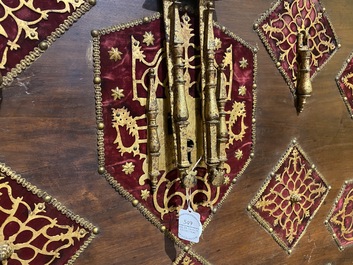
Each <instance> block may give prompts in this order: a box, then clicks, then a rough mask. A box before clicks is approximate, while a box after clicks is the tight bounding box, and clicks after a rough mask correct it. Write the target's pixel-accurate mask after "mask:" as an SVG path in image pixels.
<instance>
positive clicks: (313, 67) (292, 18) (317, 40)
mask: <svg viewBox="0 0 353 265" xmlns="http://www.w3.org/2000/svg"><path fill="white" fill-rule="evenodd" d="M255 29H256V31H257V32H258V34H259V36H260V38H261V40H262V42H263V43H264V45H265V47H266V49H267V50H268V52H269V54H270V55H271V58H272V60H273V61H274V62H275V64H276V66H277V67H278V69H279V71H280V72H281V74H282V75H283V77H284V79H285V80H286V82H287V84H288V85H289V87H290V89H291V90H292V92H294V91H295V88H296V86H297V77H298V61H297V58H298V56H297V50H298V47H297V45H298V42H297V38H298V33H299V32H302V31H305V32H306V34H307V39H308V46H309V48H310V50H311V59H310V60H311V62H310V74H311V77H313V76H314V75H315V74H316V73H317V72H318V71H319V70H320V69H321V68H322V67H323V66H324V65H325V64H326V62H327V61H328V59H329V58H330V57H331V56H332V55H333V54H334V53H335V51H336V50H337V48H338V47H339V44H338V41H337V38H336V35H335V33H334V30H333V28H332V26H331V23H330V21H329V19H328V17H327V15H326V11H325V9H324V8H323V7H322V4H321V3H320V1H319V0H277V1H276V3H275V4H274V5H273V6H272V7H271V8H270V9H269V10H268V11H266V13H264V14H263V15H262V16H261V17H260V18H259V19H258V20H257V21H256V23H255Z"/></svg>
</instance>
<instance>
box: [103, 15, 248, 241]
mask: <svg viewBox="0 0 353 265" xmlns="http://www.w3.org/2000/svg"><path fill="white" fill-rule="evenodd" d="M183 15H184V14H183V13H181V14H180V16H181V17H182V16H183ZM188 15H189V16H190V18H191V20H190V21H188V22H189V23H191V25H192V28H193V33H194V34H195V35H194V36H193V37H192V38H191V42H192V43H194V48H190V47H189V48H188V50H187V51H186V52H187V53H188V55H189V58H194V61H193V64H194V66H197V67H190V68H189V73H188V75H189V76H190V78H191V80H190V83H192V84H193V85H192V86H191V87H189V88H188V92H189V93H188V95H187V96H189V97H192V98H196V99H197V98H200V95H199V92H198V88H197V87H198V86H199V83H200V79H199V78H200V77H199V76H200V50H199V48H198V46H199V44H198V42H199V38H198V25H197V21H198V20H197V18H195V16H194V15H193V14H191V13H189V14H188ZM136 24H137V25H135V26H132V27H131V26H120V27H117V28H115V29H114V30H111V31H109V32H107V33H106V34H102V35H101V36H100V40H99V46H100V47H99V49H100V72H101V93H102V102H101V103H102V106H103V122H104V160H105V169H106V170H107V172H108V174H109V175H110V176H112V177H113V178H114V180H115V181H116V183H117V184H118V185H119V186H120V187H122V189H123V190H124V191H126V192H128V193H129V194H131V195H132V196H133V198H135V199H137V200H139V202H140V203H141V204H142V205H143V207H144V208H145V209H147V210H148V211H149V212H150V213H151V214H152V215H154V216H155V218H157V220H159V222H160V224H162V225H164V226H166V227H167V229H168V230H169V231H170V232H171V233H172V234H173V235H175V236H177V232H178V231H177V228H178V216H177V211H175V210H174V211H171V212H167V213H164V214H163V215H161V214H160V213H159V212H158V211H157V210H156V208H155V205H154V203H153V200H152V196H149V197H148V198H147V199H142V198H141V191H143V190H148V191H150V190H151V185H150V184H151V183H150V181H149V180H148V178H147V181H145V182H144V183H143V184H142V185H141V183H139V179H140V178H141V176H142V175H144V174H145V173H144V168H143V167H144V163H145V162H146V157H147V151H148V150H147V144H146V141H144V140H146V139H147V130H146V126H147V123H148V121H147V118H146V106H143V105H142V104H141V103H140V101H139V100H136V99H134V93H133V78H132V76H133V75H135V76H136V79H143V80H145V81H144V83H145V84H139V85H138V86H137V93H138V97H139V98H144V99H146V97H147V91H146V87H148V80H147V76H145V77H144V76H143V73H144V72H145V71H146V69H147V68H148V67H149V66H147V65H143V64H142V63H141V61H139V60H137V65H136V72H135V73H132V68H133V60H132V57H133V56H137V54H135V55H133V48H132V47H133V45H134V43H133V42H134V40H136V41H137V42H138V44H139V45H141V47H142V46H143V54H144V56H145V57H144V59H145V60H146V61H148V62H150V61H152V60H153V59H154V57H155V56H156V54H157V53H158V52H159V51H160V50H161V49H162V51H163V55H161V60H162V61H161V63H160V66H159V67H158V70H157V75H158V80H161V82H160V83H159V85H158V87H157V98H158V99H164V100H168V86H167V82H168V76H167V64H166V60H165V56H167V55H165V43H166V36H165V29H164V23H163V18H159V19H155V20H153V21H151V22H148V23H136ZM146 32H151V33H152V34H153V36H154V42H153V45H145V44H144V43H143V41H144V37H143V36H144V34H145V33H146ZM214 33H215V37H216V38H219V39H220V40H221V41H222V45H221V48H220V49H218V50H217V51H216V61H217V64H220V63H221V62H222V60H223V59H224V54H225V51H226V49H227V48H228V47H231V49H232V53H231V54H232V58H231V61H232V68H233V69H234V70H233V72H231V71H230V70H229V69H230V66H228V68H227V69H225V73H226V75H227V76H228V78H229V79H231V80H232V85H231V87H228V91H227V92H229V94H230V95H231V96H230V97H231V99H230V100H229V101H228V102H227V104H226V111H228V114H227V122H229V124H230V125H229V128H230V130H231V131H232V132H233V134H234V135H238V134H239V133H240V132H241V131H242V129H243V130H244V134H243V136H242V137H241V140H234V141H233V142H232V144H230V145H229V147H228V148H227V150H226V152H227V158H228V162H227V163H228V164H229V165H230V172H229V174H228V177H229V180H230V182H231V181H232V180H233V179H234V178H236V177H237V176H238V174H240V173H241V172H242V170H243V169H244V168H245V167H246V165H247V164H248V162H249V159H250V153H251V151H252V148H253V130H254V129H255V128H253V123H252V118H253V111H254V101H255V100H254V93H253V84H254V82H255V80H254V76H255V73H254V68H255V62H254V58H255V57H254V54H253V51H252V50H251V49H250V48H249V47H248V46H247V45H246V44H245V43H244V42H243V41H241V40H240V39H237V38H234V37H231V36H229V35H227V34H225V33H224V32H222V31H221V30H220V29H219V28H218V27H215V28H214ZM132 36H133V38H132ZM112 48H117V49H118V50H119V51H120V52H121V58H120V59H119V60H116V61H115V60H112V58H111V53H109V51H111V50H112ZM243 59H244V60H246V61H247V65H246V67H244V68H242V67H240V61H242V60H243ZM154 66H155V64H154V65H153V67H154ZM230 73H232V76H230ZM193 82H195V83H193ZM240 86H245V87H246V91H245V92H244V93H242V95H240V94H239V92H238V89H239V87H240ZM114 89H120V90H122V91H123V95H124V96H123V97H121V98H120V99H114V97H113V96H112V90H114ZM235 102H240V103H242V104H243V109H242V110H240V111H239V112H240V113H242V114H243V116H244V118H243V120H242V119H241V118H240V117H239V118H238V119H237V118H235V119H233V120H231V118H230V116H231V115H230V114H231V111H232V110H233V109H234V104H235ZM117 109H120V110H124V111H123V112H124V115H125V116H124V117H127V118H126V121H125V122H127V120H132V119H135V122H136V126H137V127H138V128H140V129H139V130H138V134H135V133H131V130H129V129H128V128H129V125H126V126H121V127H120V128H119V134H120V135H121V139H122V141H123V144H124V146H125V147H128V146H132V145H133V144H134V143H136V142H139V145H138V148H137V149H138V150H135V151H136V152H134V151H131V152H122V151H121V149H120V148H119V144H116V143H114V141H115V139H116V137H117V130H116V128H115V127H113V124H114V117H113V116H112V113H114V110H117ZM159 111H160V114H159V115H164V117H163V118H164V120H165V122H166V123H167V120H168V117H167V116H168V110H159ZM119 115H120V114H119ZM141 117H142V118H141ZM200 118H201V117H200ZM242 121H243V122H242ZM121 122H123V121H122V120H121ZM131 122H132V123H134V121H131ZM160 128H161V127H159V129H160ZM158 133H159V134H166V135H167V134H168V132H167V131H165V132H162V131H160V130H159V132H158ZM167 144H168V145H167V148H168V149H171V150H172V149H173V148H174V146H173V141H171V142H169V143H167ZM162 148H164V147H162ZM236 150H241V152H242V154H243V155H242V156H241V157H240V158H239V157H238V158H236V156H235V152H236ZM139 154H143V155H139ZM166 158H168V157H166ZM163 159H165V158H163ZM170 159H171V160H172V159H173V158H172V157H170ZM127 163H132V164H133V165H134V169H133V172H132V173H131V174H125V172H124V165H126V164H127ZM196 169H197V176H198V177H199V178H205V175H206V169H205V168H203V167H197V168H196ZM160 173H161V174H160V177H161V176H162V175H163V174H166V179H168V180H169V181H170V182H171V183H173V185H172V187H169V192H168V194H164V190H165V189H167V182H165V183H163V184H162V185H161V186H160V187H159V189H158V194H157V195H156V196H157V198H158V199H157V201H158V203H159V204H162V203H163V199H164V197H165V196H167V197H172V196H173V194H177V193H182V194H185V189H184V188H183V187H182V186H181V183H180V181H175V180H176V179H177V178H178V174H177V170H176V168H174V169H172V170H170V171H169V172H165V171H164V170H163V169H161V172H160ZM229 188H230V184H229V183H228V184H227V185H222V186H221V187H220V191H219V194H220V196H218V198H217V197H216V192H217V188H216V187H214V186H212V185H211V187H210V189H211V194H212V198H214V199H215V200H216V202H215V206H217V204H218V203H219V202H220V201H221V200H223V199H224V195H225V194H226V192H227V191H228V189H229ZM206 189H207V187H206V186H205V183H204V181H200V180H198V182H197V184H196V186H195V187H194V188H192V190H191V192H195V190H201V191H202V190H206ZM203 201H204V196H203V194H202V192H199V193H197V194H196V195H195V196H194V197H193V203H194V204H198V205H199V206H198V208H197V212H198V213H200V215H201V223H204V222H205V221H206V220H207V219H208V217H209V216H210V214H211V209H210V207H208V206H206V205H202V202H203ZM169 202H170V205H169V206H170V207H175V208H176V207H180V205H181V204H183V203H184V204H185V201H183V199H182V198H181V197H178V196H174V197H173V198H172V199H170V201H169Z"/></svg>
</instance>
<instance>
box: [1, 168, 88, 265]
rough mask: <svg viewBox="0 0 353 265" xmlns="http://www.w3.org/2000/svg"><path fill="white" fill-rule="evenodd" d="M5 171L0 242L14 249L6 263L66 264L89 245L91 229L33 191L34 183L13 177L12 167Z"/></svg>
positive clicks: (2, 176)
mask: <svg viewBox="0 0 353 265" xmlns="http://www.w3.org/2000/svg"><path fill="white" fill-rule="evenodd" d="M1 170H3V167H2V168H1ZM2 172H4V174H2V173H0V230H1V235H0V245H3V244H8V245H9V246H10V247H11V248H12V251H13V254H12V255H11V256H10V257H9V258H8V263H7V264H9V265H13V264H32V265H37V264H58V265H59V264H67V262H68V261H69V260H70V259H72V258H73V256H74V255H75V254H76V252H78V251H79V250H80V248H81V247H82V246H83V245H84V244H87V243H85V241H87V240H89V237H90V234H91V232H90V231H88V229H87V228H85V227H83V225H80V224H79V223H77V222H75V221H74V220H73V219H71V218H69V217H68V216H67V215H65V214H64V212H68V211H67V210H66V209H65V208H64V207H62V206H61V207H62V209H63V210H62V212H61V211H59V210H58V209H57V208H56V207H54V205H53V204H52V203H48V202H44V200H43V198H41V197H39V196H38V195H36V194H34V193H32V192H31V190H34V191H36V192H35V193H37V192H38V191H39V190H38V189H37V188H36V187H35V186H32V185H31V184H30V183H27V182H26V181H25V180H24V179H22V178H19V177H18V176H16V178H13V176H15V174H13V173H9V175H7V173H8V172H10V171H9V170H6V171H2ZM19 182H20V183H21V184H22V185H21V184H19ZM50 202H52V199H50ZM71 216H72V218H74V216H73V215H72V214H71ZM90 240H91V239H90ZM55 252H57V253H58V254H55Z"/></svg>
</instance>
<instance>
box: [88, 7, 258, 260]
mask: <svg viewBox="0 0 353 265" xmlns="http://www.w3.org/2000/svg"><path fill="white" fill-rule="evenodd" d="M213 12H214V3H213V1H203V0H200V1H199V2H198V5H197V3H196V2H195V4H194V5H192V6H185V5H184V4H183V3H182V2H181V3H180V2H179V1H171V0H165V1H164V11H163V13H162V14H160V13H156V14H155V15H153V16H151V17H146V18H143V19H142V20H137V21H133V22H130V23H127V24H123V25H117V26H114V27H111V28H107V29H102V30H94V31H92V36H93V45H94V54H93V55H94V66H95V68H94V69H95V70H94V73H95V77H94V84H95V91H96V113H97V126H98V154H99V172H100V173H101V174H103V175H104V176H105V178H106V179H107V180H108V181H109V183H110V184H111V185H112V186H113V187H115V188H116V189H117V191H118V192H119V193H121V194H122V195H123V196H124V197H125V198H127V199H128V200H130V201H131V202H132V204H133V206H135V207H137V208H138V209H139V210H140V211H141V212H142V214H143V215H144V216H145V217H146V218H147V219H148V220H149V221H150V222H152V223H153V224H154V225H156V226H157V227H158V228H159V229H160V230H161V231H162V232H163V233H165V234H166V235H167V236H169V237H171V238H172V239H173V240H174V242H176V244H177V245H179V246H180V247H181V248H183V249H184V248H185V247H187V248H189V246H190V245H191V244H189V243H188V242H187V241H185V240H181V239H179V238H178V237H177V234H178V233H177V227H178V225H177V220H178V212H179V210H180V209H185V208H186V204H187V200H188V199H189V200H190V206H191V208H192V209H193V210H194V211H196V212H198V213H199V214H200V215H201V223H202V225H203V229H205V227H206V226H207V225H208V223H209V222H210V221H211V218H212V216H213V214H214V213H215V212H216V210H217V209H218V208H219V207H220V206H221V204H222V203H223V201H224V200H225V198H226V197H227V195H228V194H229V192H230V191H231V188H232V185H233V184H234V183H235V182H236V180H237V178H238V177H239V176H240V175H241V174H242V173H243V171H244V170H245V168H246V167H247V165H248V164H249V163H250V161H251V158H252V157H253V150H254V135H255V122H256V120H255V118H254V111H255V104H256V96H255V90H256V80H255V78H256V68H257V63H256V52H257V50H256V49H255V48H252V47H251V46H250V45H248V44H247V43H246V42H244V41H243V40H241V39H240V38H239V37H237V36H236V35H234V34H233V33H231V32H229V31H228V30H227V29H226V28H224V27H222V26H220V25H218V24H217V23H216V22H214V20H213ZM187 190H188V191H189V192H190V193H189V196H187V195H186V194H187V192H186V191H187ZM189 253H193V252H192V251H191V252H189ZM194 256H195V257H196V256H197V255H196V254H195V255H193V257H194ZM197 259H198V258H197Z"/></svg>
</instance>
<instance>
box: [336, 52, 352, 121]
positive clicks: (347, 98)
mask: <svg viewBox="0 0 353 265" xmlns="http://www.w3.org/2000/svg"><path fill="white" fill-rule="evenodd" d="M337 85H338V88H339V91H340V93H341V95H342V97H343V100H344V103H345V104H346V107H347V109H348V112H349V113H350V115H351V116H352V115H353V95H352V91H353V54H351V55H350V57H349V58H348V59H347V61H346V63H345V64H344V66H343V68H342V70H341V72H340V73H339V74H338V76H337ZM352 117H353V116H352Z"/></svg>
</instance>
